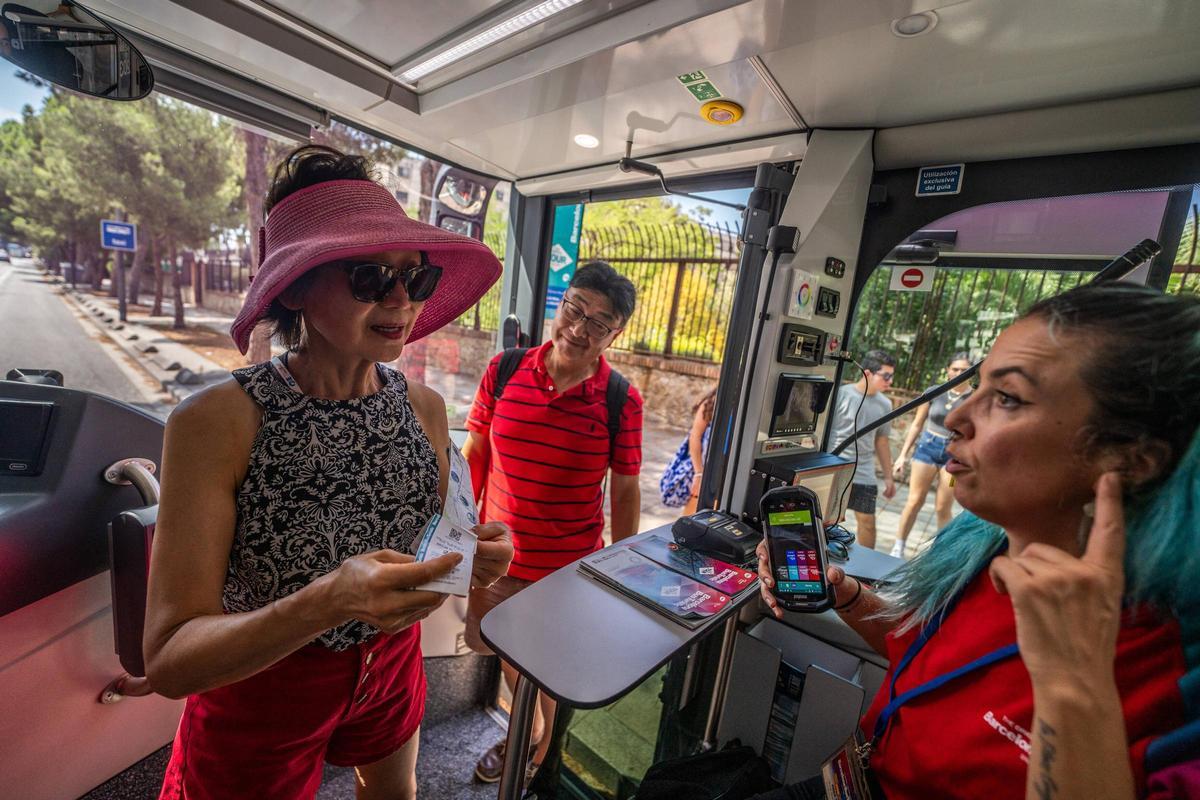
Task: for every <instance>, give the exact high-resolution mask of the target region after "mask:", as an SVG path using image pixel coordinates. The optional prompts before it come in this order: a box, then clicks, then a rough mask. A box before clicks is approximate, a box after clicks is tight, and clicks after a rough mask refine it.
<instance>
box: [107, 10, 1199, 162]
mask: <svg viewBox="0 0 1200 800" xmlns="http://www.w3.org/2000/svg"><path fill="white" fill-rule="evenodd" d="M90 5H91V6H92V7H93V8H94V10H96V11H98V12H100V13H102V14H104V15H105V16H107V17H108V18H110V19H112V20H113V21H115V22H116V23H118V24H119V25H122V26H125V27H126V28H127V29H132V30H133V32H135V33H138V34H141V35H143V36H145V37H149V38H151V39H155V40H158V41H159V42H161V43H163V44H164V45H167V46H171V47H174V48H177V49H180V50H183V51H186V52H188V53H194V54H196V56H198V57H199V58H201V59H204V60H207V61H210V62H212V63H214V64H217V65H220V66H223V67H225V68H227V69H229V70H231V71H233V72H236V73H238V74H240V75H245V76H247V77H248V78H249V79H251V80H254V81H257V82H260V83H261V84H263V85H264V86H267V87H274V88H275V89H277V90H280V91H282V92H284V93H286V94H290V95H292V96H293V97H294V98H296V99H297V100H300V101H302V102H304V103H307V104H311V105H313V106H315V107H318V108H320V109H323V110H324V111H325V112H327V113H328V114H330V115H332V116H339V117H344V118H346V119H348V120H351V121H353V122H354V123H356V124H359V125H362V126H364V127H366V128H368V129H374V130H378V131H380V132H382V133H384V134H386V135H388V136H390V137H392V138H395V139H398V140H400V141H404V142H407V143H410V144H411V145H413V146H415V147H418V148H420V149H423V150H426V151H428V152H430V153H432V154H434V155H437V156H439V157H442V158H445V159H448V160H450V161H453V162H456V163H460V164H463V165H464V166H466V167H468V168H471V169H475V170H479V171H483V172H486V173H489V174H493V175H496V176H498V177H503V178H506V179H512V178H526V177H530V176H535V175H542V174H546V173H548V172H558V171H565V170H571V169H580V168H584V167H588V166H598V165H602V164H611V163H613V162H615V160H616V159H617V158H619V157H620V156H621V155H624V152H623V151H624V146H625V142H626V140H627V139H628V138H629V137H630V133H631V132H632V133H633V135H634V144H635V150H634V152H635V155H637V156H645V155H651V154H654V153H656V152H663V151H667V150H680V149H684V148H703V147H705V146H711V145H714V144H718V143H721V142H730V141H734V140H741V139H746V138H748V137H761V136H767V135H770V134H773V133H780V132H782V131H787V130H796V129H797V128H804V127H812V128H833V127H855V128H878V129H889V128H897V129H898V131H897V132H895V133H892V134H890V135H889V134H887V133H884V134H882V135H881V137H880V142H879V144H880V147H881V148H883V150H884V151H885V153H886V157H881V158H880V159H879V161H880V163H881V164H884V165H887V164H891V163H896V162H900V161H904V160H905V159H906V158H908V156H906V152H905V151H906V150H908V149H911V150H913V151H915V152H927V151H928V150H929V147H928V146H927V145H925V144H924V137H923V136H922V135H921V134H922V133H923V132H922V131H916V130H913V131H909V132H908V133H905V132H904V131H905V129H906V128H913V127H919V126H924V125H931V126H939V125H950V126H951V127H949V128H942V129H937V128H934V129H931V130H933V132H934V133H941V134H942V135H941V137H940V139H938V140H939V141H942V142H949V143H950V144H949V146H948V147H944V148H941V149H940V150H937V151H936V152H937V153H938V154H939V155H940V156H941V157H943V159H934V163H937V162H938V161H939V160H940V161H941V163H945V161H944V157H946V156H947V155H948V154H949V153H953V152H954V150H955V149H956V148H962V149H969V148H972V147H975V148H976V149H979V148H980V147H982V145H978V144H975V143H976V142H984V143H986V144H987V146H988V147H991V148H992V150H993V151H994V152H995V154H994V155H991V156H983V155H982V154H978V155H979V157H993V158H1004V157H1013V156H1015V155H1035V154H1045V153H1050V152H1059V151H1060V150H1059V149H1058V148H1061V147H1063V146H1064V142H1065V143H1066V144H1065V146H1068V147H1073V148H1075V149H1076V151H1078V149H1079V142H1080V141H1083V142H1085V143H1086V146H1087V149H1106V148H1119V147H1129V146H1131V145H1133V144H1137V143H1144V142H1146V141H1147V140H1154V141H1156V142H1157V140H1158V139H1159V138H1163V139H1164V142H1165V141H1167V140H1178V139H1179V137H1181V136H1186V135H1188V132H1189V131H1192V132H1194V131H1195V130H1196V125H1195V117H1196V115H1197V113H1200V112H1197V111H1196V108H1197V106H1198V105H1200V104H1197V103H1195V102H1191V103H1188V102H1182V100H1184V99H1186V98H1182V97H1180V98H1177V100H1179V102H1167V101H1168V100H1169V98H1164V99H1163V101H1161V102H1159V103H1157V105H1154V104H1151V105H1147V103H1146V102H1145V101H1142V99H1141V98H1135V100H1131V101H1130V102H1131V103H1132V105H1131V106H1130V108H1129V109H1127V113H1114V114H1110V113H1106V112H1105V111H1104V109H1103V103H1107V102H1114V103H1118V105H1117V106H1113V109H1114V110H1119V109H1120V105H1119V104H1120V99H1121V98H1128V97H1129V96H1131V95H1151V94H1152V93H1154V92H1160V93H1164V94H1165V95H1170V94H1171V92H1172V91H1173V90H1182V91H1188V90H1189V87H1191V89H1193V90H1194V87H1196V86H1197V85H1198V84H1200V60H1198V59H1196V58H1195V55H1194V41H1195V39H1196V36H1197V34H1200V5H1197V4H1195V3H1191V2H1184V1H1183V0H1153V2H1147V3H1138V4H1128V3H1121V2H1116V0H1109V1H1107V2H1102V3H1096V4H1093V5H1092V6H1091V7H1090V8H1089V13H1088V15H1087V19H1086V20H1081V19H1080V18H1079V17H1078V14H1077V9H1075V8H1074V6H1072V5H1071V4H1054V3H1039V2H1036V0H1019V2H1015V3H1014V2H997V1H996V0H967V1H966V2H951V3H947V4H943V5H936V4H934V3H917V4H914V3H911V2H907V1H905V0H879V2H873V3H853V4H846V3H842V2H837V1H836V0H814V2H805V3H787V2H785V1H784V0H750V1H749V2H738V1H737V0H707V1H706V2H702V3H695V2H681V0H654V1H653V2H638V1H637V0H626V1H625V2H615V3H609V4H590V3H584V4H580V5H579V6H577V7H572V8H569V9H567V10H566V11H564V12H562V13H561V14H559V15H556V16H554V17H552V18H550V19H548V20H545V21H543V22H541V23H539V24H536V25H534V26H533V27H531V28H529V29H527V30H525V31H523V32H521V33H519V34H517V35H515V36H512V37H509V38H507V39H502V40H500V41H498V42H496V43H494V44H492V45H490V46H488V47H486V48H484V49H483V50H481V51H480V52H477V53H474V54H473V55H469V56H467V57H466V58H463V59H461V60H460V61H458V62H455V63H452V64H450V65H448V66H445V67H442V68H440V69H437V70H435V71H433V72H431V73H430V74H428V75H427V76H424V77H421V78H419V79H417V80H416V81H415V82H413V81H406V80H404V79H402V78H401V77H400V76H401V75H402V74H403V73H404V71H405V70H406V69H408V68H409V67H411V66H412V65H413V64H414V63H416V62H418V61H419V60H421V59H423V58H425V57H427V56H428V55H430V54H432V53H435V52H437V51H439V50H441V49H443V48H444V47H446V46H448V45H450V44H455V43H458V42H461V41H462V40H464V39H465V38H467V37H469V36H470V35H473V34H475V33H477V32H480V31H482V30H484V29H486V27H487V26H488V25H490V24H494V23H495V22H496V21H498V20H500V19H502V18H504V17H505V16H507V15H510V14H511V12H512V11H513V8H514V7H510V6H507V5H505V6H502V5H500V4H497V3H488V2H474V3H470V4H458V5H455V6H453V7H452V8H451V9H449V10H445V9H443V8H442V7H441V4H438V5H437V6H436V7H437V8H438V11H437V13H434V12H433V11H432V9H433V8H434V6H422V5H421V4H418V3H399V4H391V3H386V4H385V3H383V2H373V3H365V4H359V5H358V6H356V7H355V9H354V10H352V11H351V12H349V13H337V14H333V13H327V12H326V8H325V7H324V6H322V7H318V6H317V5H316V4H313V3H311V2H303V1H302V0H293V1H288V2H279V3H272V4H266V3H249V2H231V1H229V0H223V1H221V2H201V0H176V1H175V2H152V0H96V2H94V3H91V4H90ZM927 11H929V12H935V13H936V23H935V24H934V25H933V27H932V28H931V29H930V30H929V31H928V32H927V33H926V34H924V35H921V36H919V37H915V38H911V39H905V38H900V37H899V36H897V35H894V34H893V31H892V23H893V21H894V20H896V19H898V18H901V17H904V16H905V15H910V14H913V13H916V12H927ZM382 31H389V32H393V31H394V32H398V33H397V34H396V38H395V40H394V41H393V40H391V39H390V38H386V39H385V38H381V36H382V34H381V32H382ZM399 32H402V33H399ZM751 58H759V59H761V64H760V65H758V68H751V64H750V62H749V59H751ZM695 70H702V71H704V72H705V74H706V77H708V78H709V79H710V80H711V81H712V83H713V84H714V85H715V86H716V87H717V90H718V91H719V92H720V94H721V95H722V96H724V97H728V98H730V99H734V100H737V101H738V102H740V103H742V104H743V105H744V106H745V107H746V112H747V113H746V117H745V118H744V120H743V121H742V122H740V123H739V124H737V125H730V126H706V125H704V124H703V123H701V122H699V119H698V115H697V114H696V113H695V112H696V110H697V108H698V103H697V102H696V100H695V98H693V97H692V96H691V95H690V94H689V93H688V91H687V90H686V89H685V87H684V86H683V85H682V84H681V83H680V82H679V81H678V80H677V79H676V76H679V75H681V74H684V73H688V72H692V71H695ZM772 83H774V84H776V86H775V87H772V86H771V84H772ZM1136 101H1141V104H1140V105H1139V104H1138V102H1136ZM785 103H786V104H790V105H791V106H793V107H794V111H793V112H792V113H788V110H787V109H785V108H784V104H785ZM1089 103H1096V104H1100V105H1097V106H1095V107H1094V108H1092V110H1091V111H1090V112H1089V113H1090V116H1089V117H1088V118H1089V119H1090V120H1092V123H1093V124H1082V123H1081V122H1080V121H1079V120H1078V119H1074V120H1072V117H1071V115H1072V113H1073V112H1072V111H1070V110H1064V109H1063V108H1062V107H1063V106H1069V105H1070V104H1079V105H1080V106H1081V107H1085V106H1088V104H1089ZM1135 107H1136V108H1135ZM1089 108H1091V107H1089ZM1154 109H1157V110H1156V111H1155V110H1154ZM1043 112H1045V113H1043ZM1147 112H1149V113H1150V116H1146V114H1147ZM1009 114H1013V115H1016V116H1014V117H1012V118H1011V119H1010V118H1007V117H1006V116H1005V115H1009ZM1022 114H1030V115H1032V116H1030V117H1027V118H1026V117H1022V116H1020V115H1022ZM989 117H995V118H996V119H995V120H993V124H987V123H983V122H980V123H976V126H977V127H978V126H979V125H987V127H988V130H987V131H986V133H985V135H983V136H982V137H975V136H969V135H966V134H969V132H970V124H969V123H968V124H966V126H965V127H961V128H960V127H958V126H957V122H960V121H966V120H969V119H971V118H979V119H987V118H989ZM796 119H800V120H802V121H803V123H798V122H797V121H796ZM1160 120H1161V121H1162V122H1163V124H1161V125H1160V124H1158V122H1159V121H1160ZM483 121H486V124H481V122H483ZM1005 122H1007V123H1008V124H995V123H1005ZM1148 122H1149V124H1147V123H1148ZM578 133H588V134H591V135H593V136H596V137H597V138H598V139H599V145H598V146H597V147H596V148H591V149H589V148H584V147H582V146H579V145H575V144H574V143H573V141H572V139H573V136H574V135H575V134H578ZM1081 137H1082V138H1081ZM1156 137H1157V138H1156ZM1164 137H1165V138H1164ZM1005 148H1008V151H1009V153H1010V154H1009V155H1004V150H1005ZM930 155H931V156H932V155H933V154H932V153H931V154H930ZM955 158H956V160H968V159H965V158H959V157H957V156H955ZM922 160H924V159H922ZM926 163H928V162H926Z"/></svg>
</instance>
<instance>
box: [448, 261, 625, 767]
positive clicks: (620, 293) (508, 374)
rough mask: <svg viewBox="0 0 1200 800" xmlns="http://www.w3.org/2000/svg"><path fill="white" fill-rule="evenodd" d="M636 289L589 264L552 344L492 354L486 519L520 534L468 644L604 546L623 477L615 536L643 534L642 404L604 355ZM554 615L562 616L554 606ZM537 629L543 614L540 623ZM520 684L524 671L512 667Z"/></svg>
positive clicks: (512, 680)
mask: <svg viewBox="0 0 1200 800" xmlns="http://www.w3.org/2000/svg"><path fill="white" fill-rule="evenodd" d="M635 301H636V290H635V289H634V286H633V283H632V282H631V281H630V280H629V279H628V278H625V277H623V276H622V275H619V274H618V273H617V271H616V270H614V269H613V268H612V267H611V266H609V265H608V264H606V263H604V262H602V261H593V262H591V263H590V264H585V265H583V266H582V267H580V268H579V271H578V272H576V273H575V276H574V278H573V279H572V280H571V285H570V286H569V287H568V288H567V291H566V294H565V295H564V296H563V298H562V302H561V303H560V304H559V307H558V313H557V314H556V315H555V317H554V321H553V324H552V325H551V328H550V339H549V341H547V342H546V343H545V344H543V345H542V346H541V347H536V348H533V349H530V350H527V351H524V352H521V351H518V350H508V351H505V353H502V354H500V355H498V356H496V357H495V358H494V359H492V362H491V364H489V365H488V368H487V372H486V373H484V376H483V381H482V382H481V383H480V384H479V391H478V392H477V393H476V395H475V404H474V406H472V408H471V416H470V417H469V418H468V420H467V428H468V430H470V432H471V433H470V438H469V439H468V440H467V446H466V453H467V459H468V461H469V462H470V464H471V476H472V479H473V480H472V482H473V483H474V486H475V491H476V492H477V493H479V494H480V495H481V496H480V499H481V501H482V504H483V513H482V514H481V515H480V516H481V517H482V518H483V519H484V520H490V521H500V522H504V523H506V524H507V525H508V526H509V527H510V528H511V529H512V532H513V548H514V551H515V555H514V556H513V560H512V565H511V566H510V567H509V569H508V574H507V575H506V576H505V577H503V578H501V579H500V580H498V581H496V583H495V584H494V585H493V586H492V587H491V588H486V589H485V588H480V589H475V590H472V592H471V598H470V602H469V605H468V610H467V631H466V639H467V644H468V646H470V648H471V649H472V650H474V651H476V652H478V653H487V654H490V653H491V650H490V649H489V648H488V646H487V644H486V643H485V642H484V641H483V639H482V638H481V637H480V635H479V621H480V620H481V619H482V618H483V616H484V615H485V614H487V612H488V611H490V610H491V609H492V608H494V607H495V606H496V605H498V604H499V603H501V602H502V601H504V600H506V599H508V598H509V597H511V596H513V595H514V594H516V593H517V592H519V591H521V590H522V589H525V588H526V587H528V586H530V585H532V584H533V583H534V582H535V581H537V580H540V579H541V578H544V577H546V576H547V575H549V574H550V573H551V572H553V571H554V570H556V569H558V568H559V567H563V566H566V565H567V564H570V563H571V562H572V561H575V560H576V559H578V558H581V557H583V556H585V555H587V554H588V553H591V552H593V551H595V550H599V549H600V548H601V547H603V546H604V542H603V539H602V538H601V536H602V534H603V532H604V483H605V479H606V477H607V476H609V475H611V477H610V478H609V480H611V484H610V487H611V492H612V503H611V506H612V520H611V523H612V538H613V541H614V542H616V541H620V540H621V539H624V538H626V537H628V536H632V535H633V534H635V533H637V529H638V519H639V515H640V514H641V491H640V489H639V487H638V473H639V471H640V470H641V465H642V397H641V395H640V394H638V391H637V389H635V388H633V386H631V385H630V384H629V382H628V381H626V380H625V379H624V378H622V377H621V376H620V374H618V373H617V372H615V371H614V370H613V369H612V367H610V366H609V364H608V361H607V360H605V358H604V356H603V352H604V351H605V350H606V349H608V347H610V346H611V345H612V343H613V340H615V339H616V338H617V336H619V335H620V334H621V331H622V330H623V329H624V327H625V324H626V323H627V322H628V321H629V318H630V316H632V314H633V308H634V303H635ZM546 611H547V613H553V610H552V609H547V610H546ZM528 624H529V625H531V626H536V625H538V624H539V623H538V620H537V619H530V620H528ZM501 664H502V666H503V669H504V678H505V680H506V681H507V683H508V686H509V689H512V688H513V687H514V685H515V684H516V679H517V673H516V670H515V669H514V668H513V667H512V666H511V665H510V664H508V663H507V662H503V661H502V662H501ZM554 709H555V707H554V701H553V700H551V699H550V698H549V697H548V696H547V695H546V694H544V693H543V694H541V696H540V700H539V703H538V711H537V713H536V715H535V717H534V723H533V730H532V740H533V742H534V744H535V746H534V747H533V748H532V750H533V752H532V754H531V756H530V759H531V763H530V764H528V765H524V766H526V767H527V772H526V774H527V777H529V778H532V776H533V774H534V773H535V772H536V771H537V767H538V765H540V764H541V763H542V762H543V760H544V759H545V758H546V755H547V753H548V752H549V749H550V745H551V736H550V731H551V730H553V723H554ZM504 748H505V742H504V740H503V739H502V740H500V741H499V742H497V743H496V744H495V745H494V746H493V747H492V748H491V749H490V750H488V751H487V752H486V753H485V754H484V755H483V757H482V758H481V759H480V760H479V764H478V765H477V767H476V769H475V776H476V777H477V778H478V779H479V780H481V781H485V782H494V781H497V780H499V779H500V773H501V770H502V767H503V765H504Z"/></svg>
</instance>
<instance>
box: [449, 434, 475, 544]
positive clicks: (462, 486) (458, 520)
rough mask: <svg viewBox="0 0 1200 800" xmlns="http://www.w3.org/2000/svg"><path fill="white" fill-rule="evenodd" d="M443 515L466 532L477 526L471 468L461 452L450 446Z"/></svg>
mask: <svg viewBox="0 0 1200 800" xmlns="http://www.w3.org/2000/svg"><path fill="white" fill-rule="evenodd" d="M445 515H446V516H447V517H448V518H449V519H450V524H452V525H457V526H458V527H460V528H465V529H466V530H471V529H473V528H474V527H475V526H476V525H478V524H479V512H478V511H476V510H475V490H474V489H473V487H472V486H471V467H470V465H469V464H467V459H466V458H465V457H464V456H463V454H462V451H461V450H459V449H458V448H457V447H455V446H454V445H453V444H452V445H450V485H449V486H447V487H446V508H445Z"/></svg>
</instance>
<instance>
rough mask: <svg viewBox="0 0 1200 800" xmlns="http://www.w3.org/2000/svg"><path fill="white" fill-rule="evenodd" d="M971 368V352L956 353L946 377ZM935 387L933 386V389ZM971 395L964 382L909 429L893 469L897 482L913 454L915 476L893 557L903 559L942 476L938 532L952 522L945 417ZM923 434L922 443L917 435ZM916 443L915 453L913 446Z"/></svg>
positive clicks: (920, 413) (929, 407)
mask: <svg viewBox="0 0 1200 800" xmlns="http://www.w3.org/2000/svg"><path fill="white" fill-rule="evenodd" d="M970 366H971V356H970V354H969V353H955V354H954V356H953V357H952V358H951V359H950V363H949V365H947V367H946V377H947V379H949V378H954V377H956V376H958V375H960V374H962V371H963V370H965V369H968V368H969V367H970ZM931 388H932V387H931ZM970 394H971V386H970V384H969V383H962V384H959V385H958V386H956V387H954V388H953V389H951V390H950V391H948V392H946V393H945V394H943V395H941V396H939V397H937V398H935V399H934V400H932V401H931V402H929V403H928V404H926V405H923V406H921V407H920V408H919V409H917V416H916V419H914V420H913V423H912V425H910V426H909V427H908V435H907V436H906V437H905V439H904V447H903V448H901V450H900V456H899V458H897V459H896V464H895V466H894V467H893V468H892V473H893V475H894V476H895V477H896V479H897V480H898V479H899V478H900V477H901V476H902V475H903V474H904V462H905V461H906V460H908V458H909V454H910V453H911V454H912V475H911V476H910V477H909V480H908V502H907V503H905V505H904V510H903V511H902V512H900V528H899V530H897V531H896V544H895V545H893V546H892V555H893V556H896V557H898V558H903V557H904V545H905V540H907V539H908V534H909V531H911V530H912V527H913V523H914V522H916V519H917V512H918V511H920V510H921V506H923V505H924V504H925V497H926V496H927V495H928V494H929V487H930V486H931V485H932V484H933V479H934V478H936V477H938V473H941V478H940V480H939V481H938V487H937V497H936V500H935V501H934V508H935V510H936V513H937V525H938V529H939V530H940V529H941V528H944V527H945V526H946V523H948V522H949V521H950V512H951V510H952V509H953V507H954V492H953V490H952V489H951V488H950V476H949V475H948V474H947V473H946V471H945V470H943V469H942V467H944V466H946V462H947V461H948V460H949V459H950V456H949V455H947V453H946V445H947V444H949V442H950V431H948V430H946V427H945V422H946V415H947V414H949V413H950V412H951V411H953V410H954V409H955V408H957V407H958V406H959V405H960V404H961V403H962V401H963V400H965V399H966V398H967V397H969V396H970ZM918 434H920V440H919V441H918V439H917V436H918ZM914 444H916V451H915V452H914V451H913V445H914Z"/></svg>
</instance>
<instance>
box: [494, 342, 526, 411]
mask: <svg viewBox="0 0 1200 800" xmlns="http://www.w3.org/2000/svg"><path fill="white" fill-rule="evenodd" d="M528 352H529V348H528V347H510V348H508V349H507V350H505V351H504V354H503V355H502V356H500V363H499V364H498V365H497V366H496V385H495V386H494V387H493V388H492V400H494V401H495V400H499V399H500V397H501V396H502V395H503V394H504V387H506V386H508V382H509V381H510V380H512V376H513V375H515V374H516V372H517V368H518V367H520V366H521V360H522V359H523V358H525V354H526V353H528Z"/></svg>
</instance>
